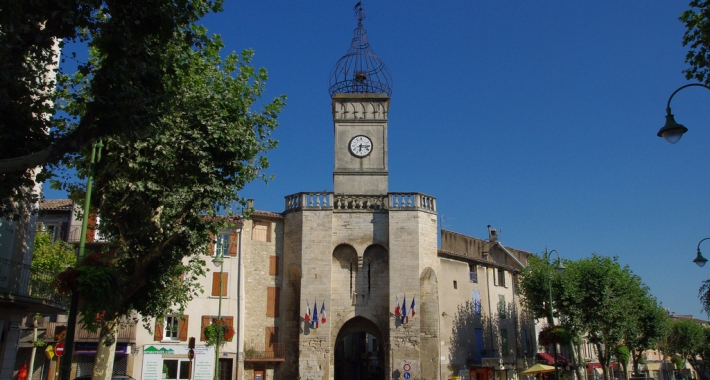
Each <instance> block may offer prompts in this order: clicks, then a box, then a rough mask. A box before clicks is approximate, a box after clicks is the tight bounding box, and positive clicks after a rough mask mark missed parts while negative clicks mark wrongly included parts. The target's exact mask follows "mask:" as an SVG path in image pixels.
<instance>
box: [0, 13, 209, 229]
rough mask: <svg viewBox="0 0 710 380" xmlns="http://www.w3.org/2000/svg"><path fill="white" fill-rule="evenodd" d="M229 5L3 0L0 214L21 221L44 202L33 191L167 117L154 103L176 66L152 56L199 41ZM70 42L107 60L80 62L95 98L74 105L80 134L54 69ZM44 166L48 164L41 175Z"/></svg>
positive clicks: (163, 96)
mask: <svg viewBox="0 0 710 380" xmlns="http://www.w3.org/2000/svg"><path fill="white" fill-rule="evenodd" d="M222 1H223V0H177V1H175V0H144V1H140V2H131V3H126V2H125V1H120V0H23V1H13V0H1V1H0V9H2V12H0V141H2V143H3V145H2V147H3V149H0V201H1V202H2V203H1V205H0V215H2V216H6V217H11V218H12V217H17V215H18V213H21V212H22V210H21V208H22V207H21V205H23V204H26V203H27V202H32V203H33V202H35V201H37V198H38V194H36V193H32V192H31V191H28V190H27V189H32V188H34V185H35V183H36V182H42V181H44V180H45V179H46V178H48V177H51V176H52V173H53V172H54V169H56V167H57V166H58V165H60V164H61V163H62V162H63V161H64V160H65V159H70V158H71V157H73V156H75V155H77V154H80V153H81V152H85V151H86V147H87V146H91V144H92V142H94V141H96V140H97V139H100V138H104V137H116V138H127V137H128V136H132V135H133V134H134V133H136V132H141V133H142V132H145V130H146V129H149V128H148V127H149V126H150V125H152V124H153V123H155V122H157V121H158V120H159V119H161V118H163V117H164V116H165V115H162V114H159V113H156V111H165V110H166V109H165V108H164V107H163V108H155V107H154V105H155V104H159V103H163V102H166V101H169V100H170V99H171V97H172V96H173V95H174V94H171V91H172V90H174V88H175V85H174V84H172V83H171V81H170V79H171V76H170V75H166V74H169V73H170V70H171V69H172V68H171V65H172V63H171V62H170V61H167V59H169V58H170V57H168V56H167V55H165V54H154V53H155V52H161V51H163V50H164V49H165V48H166V46H167V45H169V44H170V43H171V41H173V40H174V39H175V38H176V37H179V38H182V39H183V40H184V44H183V45H182V46H181V48H182V49H191V48H193V47H196V46H197V45H199V44H201V43H202V41H201V38H200V37H199V36H197V33H198V31H196V30H195V29H194V28H193V27H194V26H195V22H196V21H198V20H199V19H200V18H202V17H203V16H204V15H205V14H206V13H208V12H215V11H220V10H221V4H222ZM109 15H110V16H109ZM68 42H82V43H87V44H88V46H89V47H90V49H93V50H94V51H95V52H96V55H97V56H100V57H101V60H100V61H97V62H93V63H92V62H86V63H82V64H80V66H79V72H80V73H81V74H82V75H84V76H85V77H86V78H87V80H88V81H89V84H90V85H89V86H88V87H87V88H86V91H88V92H89V93H90V94H91V96H90V97H88V98H87V97H83V96H82V95H77V97H76V98H75V99H74V100H76V101H79V100H86V101H87V103H86V104H85V105H84V106H83V107H84V109H85V110H84V113H83V117H82V118H81V122H79V123H77V124H74V125H72V128H66V127H64V126H62V125H57V123H56V120H55V119H53V118H52V115H54V114H55V111H56V108H55V105H56V102H55V100H56V99H55V95H54V94H53V93H52V90H53V89H54V87H55V79H54V78H55V73H56V72H57V70H58V63H59V61H60V60H64V59H65V58H67V57H61V58H60V51H61V48H62V46H63V45H64V44H65V43H68ZM175 47H176V46H174V48H175ZM68 58H69V59H73V57H68ZM137 120H140V122H136V121H137ZM36 167H43V169H42V170H41V171H39V173H40V174H39V175H38V176H37V177H35V173H37V171H36V170H35V168H36Z"/></svg>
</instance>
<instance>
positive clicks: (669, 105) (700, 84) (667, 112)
mask: <svg viewBox="0 0 710 380" xmlns="http://www.w3.org/2000/svg"><path fill="white" fill-rule="evenodd" d="M686 87H705V88H707V89H708V90H710V87H708V86H706V85H704V84H702V83H690V84H686V85H685V86H680V87H679V88H678V89H677V90H675V91H673V93H672V94H671V96H670V97H669V98H668V104H666V114H667V115H670V114H671V99H673V96H674V95H675V94H677V93H678V91H680V90H682V89H684V88H686Z"/></svg>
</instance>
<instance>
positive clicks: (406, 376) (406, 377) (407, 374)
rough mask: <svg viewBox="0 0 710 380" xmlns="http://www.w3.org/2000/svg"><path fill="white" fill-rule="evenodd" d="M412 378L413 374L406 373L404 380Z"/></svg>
mask: <svg viewBox="0 0 710 380" xmlns="http://www.w3.org/2000/svg"><path fill="white" fill-rule="evenodd" d="M410 377H412V374H411V373H409V372H405V373H404V380H409V378H410Z"/></svg>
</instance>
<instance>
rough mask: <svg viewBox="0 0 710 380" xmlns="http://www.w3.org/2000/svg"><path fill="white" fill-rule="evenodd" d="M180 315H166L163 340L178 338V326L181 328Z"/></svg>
mask: <svg viewBox="0 0 710 380" xmlns="http://www.w3.org/2000/svg"><path fill="white" fill-rule="evenodd" d="M179 325H180V323H179V321H178V317H176V316H174V315H168V316H167V317H165V324H164V325H163V328H164V331H163V340H178V328H179Z"/></svg>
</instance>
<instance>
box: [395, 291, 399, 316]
mask: <svg viewBox="0 0 710 380" xmlns="http://www.w3.org/2000/svg"><path fill="white" fill-rule="evenodd" d="M396 297H397V307H395V308H394V316H395V317H398V316H399V296H396Z"/></svg>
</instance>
